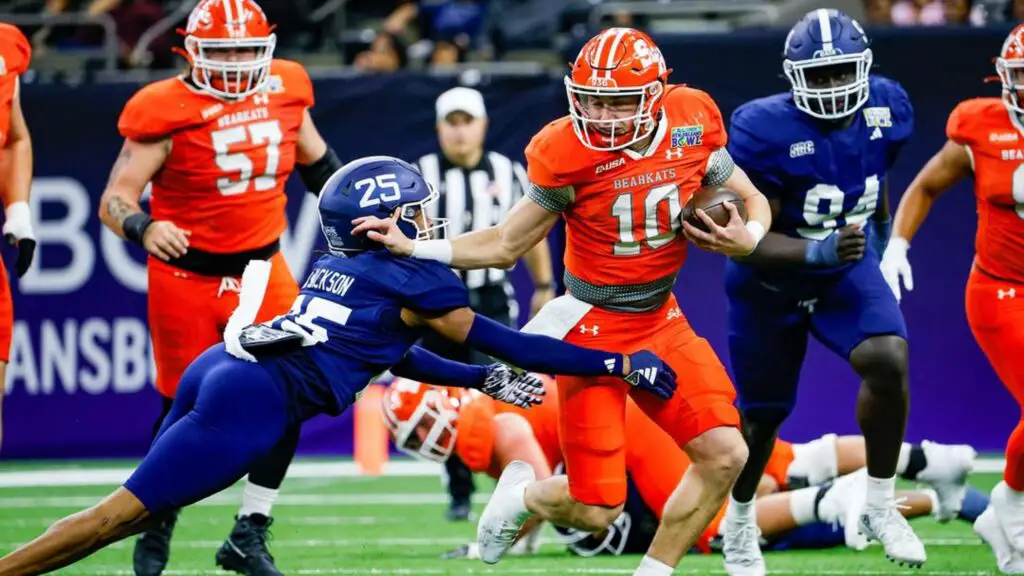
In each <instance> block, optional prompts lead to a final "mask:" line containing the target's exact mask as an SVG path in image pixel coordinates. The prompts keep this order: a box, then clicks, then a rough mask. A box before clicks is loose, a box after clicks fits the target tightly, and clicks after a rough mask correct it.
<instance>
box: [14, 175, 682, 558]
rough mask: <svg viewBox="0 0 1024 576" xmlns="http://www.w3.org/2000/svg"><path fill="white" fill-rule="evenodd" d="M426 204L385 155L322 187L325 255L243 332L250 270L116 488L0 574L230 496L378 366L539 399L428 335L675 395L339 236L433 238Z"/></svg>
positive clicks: (641, 373) (254, 266)
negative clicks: (358, 231)
mask: <svg viewBox="0 0 1024 576" xmlns="http://www.w3.org/2000/svg"><path fill="white" fill-rule="evenodd" d="M436 198H437V192H436V191H435V190H433V189H431V188H430V187H429V186H428V185H427V183H426V182H425V181H424V180H423V178H422V176H421V175H420V173H419V172H418V171H417V170H416V169H415V168H413V167H412V166H410V165H409V164H407V163H405V162H403V161H401V160H398V159H395V158H389V157H384V156H376V157H370V158H363V159H360V160H357V161H355V162H352V163H350V164H348V165H346V166H345V167H343V168H342V169H341V170H339V171H338V172H336V173H335V174H334V175H333V176H331V178H330V179H329V180H328V182H327V184H326V185H325V187H324V189H323V191H322V192H321V197H320V222H321V227H322V229H323V232H324V235H325V236H326V237H327V244H328V247H329V249H330V254H327V255H325V256H323V257H321V258H320V259H319V260H317V261H316V262H315V263H314V265H313V268H312V271H311V272H310V274H309V277H308V278H307V279H306V281H305V283H304V284H303V287H302V290H301V291H300V293H299V296H298V298H297V299H296V301H295V304H294V305H293V306H292V310H291V311H290V312H289V313H287V314H285V315H283V316H279V317H277V318H275V319H274V320H272V321H271V322H269V323H268V324H263V325H254V326H250V323H251V321H252V318H253V317H254V316H255V314H256V311H257V310H258V309H259V306H260V301H261V300H262V297H263V294H262V292H263V290H264V289H265V288H266V280H267V278H268V276H269V273H270V272H269V265H268V264H267V263H261V262H253V263H251V264H250V267H249V268H247V269H246V273H245V275H244V276H243V283H242V284H243V285H242V296H241V301H240V303H239V308H238V309H237V310H236V311H235V314H233V315H232V317H231V320H230V321H229V322H228V327H227V329H226V331H225V344H218V345H216V346H214V347H212V348H210V349H208V350H207V351H206V352H204V353H203V354H202V355H201V356H200V357H199V358H198V359H196V361H195V362H193V363H192V364H191V365H190V366H189V368H188V369H187V370H186V371H185V374H184V376H183V377H182V383H181V388H180V390H179V391H178V395H177V398H176V399H175V402H174V406H173V407H172V409H171V413H170V414H169V415H168V418H167V420H166V421H165V422H164V425H163V427H162V428H161V430H160V433H159V435H158V437H157V439H156V441H155V442H154V444H153V446H152V448H151V449H150V451H149V453H148V454H147V455H146V457H145V459H144V460H143V461H142V463H141V464H140V465H139V467H138V468H137V469H136V470H135V472H134V473H133V474H132V476H131V477H130V478H129V479H128V480H127V481H126V482H125V484H124V486H123V487H121V488H119V489H118V490H116V491H115V492H114V493H113V494H111V495H110V496H109V497H107V498H106V499H105V500H103V501H102V502H100V503H99V504H97V505H96V506H93V507H92V508H89V509H87V510H84V511H82V512H79V513H78V514H74V515H72V516H69V517H67V518H65V519H63V520H60V521H58V522H57V523H56V524H54V525H53V526H52V527H51V528H50V529H49V530H48V531H47V532H46V533H44V534H43V535H42V536H40V537H39V538H37V539H36V540H34V541H32V542H30V543H28V544H26V545H24V546H22V547H20V548H18V549H17V550H16V551H14V552H12V553H10V554H8V555H7V556H5V557H4V558H3V559H0V575H2V576H14V575H25V574H39V573H43V572H48V571H51V570H55V569H57V568H60V567H62V566H67V565H68V564H71V563H74V562H75V561H77V560H79V559H81V558H83V557H85V556H88V555H89V554H91V553H93V552H95V551H96V550H99V549H100V548H102V547H104V546H106V545H108V544H111V543H112V542H116V541H118V540H120V539H122V538H125V537H127V536H129V535H131V534H133V533H136V532H138V531H140V530H141V529H143V528H144V526H145V521H146V520H147V519H148V518H149V517H151V516H154V515H157V514H160V513H162V512H165V511H167V510H170V509H174V508H181V507H184V506H188V505H189V504H192V503H194V502H197V501H199V500H201V499H203V498H205V497H207V496H210V495H212V494H215V493H217V492H219V491H221V490H223V489H225V488H227V487H228V486H230V485H232V484H233V483H234V482H236V481H237V480H238V479H240V478H241V477H242V476H243V475H244V474H245V473H246V472H248V471H249V469H250V468H251V467H252V465H253V463H254V462H256V461H257V459H258V458H259V457H260V456H262V455H264V454H265V453H266V452H267V451H268V450H270V449H272V448H273V447H274V445H275V444H276V443H277V442H278V441H279V440H280V438H281V436H282V435H283V434H284V433H285V431H286V429H287V427H288V426H289V425H292V424H295V423H297V422H302V421H305V420H307V419H309V418H311V417H313V416H316V415H318V414H330V415H338V414H340V413H341V412H343V411H344V410H346V409H347V408H348V407H349V406H350V405H351V404H352V403H353V402H354V401H355V398H356V395H357V394H358V393H359V392H360V391H361V390H362V389H363V388H364V387H365V386H366V385H367V383H368V382H369V381H370V380H371V379H372V378H374V377H375V376H376V375H377V374H380V373H381V372H383V371H384V370H388V369H390V370H391V371H392V372H393V373H395V374H399V375H404V376H407V377H410V378H416V379H421V380H432V381H443V382H445V383H447V384H454V385H458V386H463V387H468V388H480V389H483V390H484V391H485V392H486V393H488V394H491V395H494V396H496V397H498V398H501V399H507V400H512V401H516V402H519V403H520V404H524V405H525V404H529V403H530V402H532V401H534V400H536V398H530V395H531V393H533V392H537V391H539V390H541V388H540V386H539V381H538V380H536V378H534V377H533V376H530V375H526V374H524V375H522V376H514V375H512V373H511V371H510V370H509V369H508V368H507V367H504V366H502V365H499V364H492V365H491V366H486V367H485V366H467V365H464V364H459V363H455V362H450V361H447V360H442V359H441V358H439V357H437V356H434V355H433V354H430V353H427V352H426V351H424V350H421V349H417V348H413V343H415V342H416V341H417V340H418V339H419V338H420V337H421V336H422V334H423V332H424V330H425V329H426V328H431V329H433V330H435V331H437V332H439V333H441V334H443V335H445V336H446V337H449V338H451V339H453V340H455V341H457V342H465V343H467V344H468V345H470V346H474V347H476V348H478V349H480V350H482V351H484V352H486V353H488V354H490V355H492V356H494V357H497V358H505V359H507V360H508V361H510V362H511V363H513V364H515V365H517V366H520V367H522V368H524V369H528V370H534V371H543V372H548V373H550V372H560V371H569V372H570V373H574V374H579V375H590V376H596V375H599V374H603V375H612V376H616V377H620V378H623V379H625V380H626V381H628V382H631V383H635V384H631V385H634V386H637V387H640V388H643V389H645V390H648V391H650V392H652V397H654V395H655V394H656V395H657V396H659V397H661V398H670V397H671V396H672V393H673V392H674V388H675V376H674V374H673V372H672V370H671V368H669V367H668V366H666V365H665V364H664V363H663V362H662V361H661V359H659V358H658V357H657V356H655V355H654V354H653V353H651V352H647V351H640V352H636V353H634V354H629V355H624V354H618V353H611V352H601V351H596V350H590V349H586V348H581V347H577V346H573V345H571V344H568V343H565V342H561V341H559V340H555V339H552V338H547V337H544V336H536V335H530V334H523V333H519V332H516V331H514V330H512V329H510V328H507V327H505V326H503V325H501V324H499V323H497V322H494V321H492V320H488V319H487V318H484V317H482V316H477V315H475V314H474V313H473V311H472V310H470V308H469V307H468V294H467V292H466V289H465V287H464V286H463V284H462V282H461V281H460V280H459V278H458V276H456V275H455V274H454V273H453V272H452V271H451V269H449V268H448V267H447V266H444V265H442V264H439V263H436V262H422V261H416V260H409V259H404V258H395V257H393V256H391V255H390V254H388V253H387V251H385V250H383V249H381V248H382V247H381V246H379V245H378V244H376V243H375V242H373V241H369V240H367V239H366V238H365V237H358V238H357V237H353V236H352V235H351V234H349V232H348V230H350V224H349V223H350V222H351V221H352V219H353V218H357V217H360V216H364V215H367V214H375V215H379V216H383V217H394V218H395V219H396V220H397V221H399V222H400V226H401V228H402V229H403V230H405V231H407V232H408V233H410V234H412V235H414V236H416V237H418V238H429V237H431V235H432V233H433V231H434V230H436V229H439V228H441V227H443V224H436V223H432V222H430V221H429V219H428V218H427V217H426V215H425V212H424V206H425V205H427V204H429V203H430V202H433V201H434V200H436ZM410 348H412V349H411V350H410ZM648 376H650V378H648Z"/></svg>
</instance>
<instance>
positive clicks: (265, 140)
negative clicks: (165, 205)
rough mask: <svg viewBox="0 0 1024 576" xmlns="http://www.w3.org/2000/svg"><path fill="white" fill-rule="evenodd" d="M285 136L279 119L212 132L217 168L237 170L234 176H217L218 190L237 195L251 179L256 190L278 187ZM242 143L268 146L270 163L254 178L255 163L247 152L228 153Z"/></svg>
mask: <svg viewBox="0 0 1024 576" xmlns="http://www.w3.org/2000/svg"><path fill="white" fill-rule="evenodd" d="M282 137H283V135H282V133H281V124H280V123H279V122H278V121H277V120H269V121H267V122H253V123H252V124H243V125H240V126H232V127H231V128H225V129H223V130H217V131H216V132H212V133H211V134H210V138H211V139H212V140H213V150H214V151H215V152H216V153H217V154H216V156H214V160H215V161H216V162H217V167H218V168H220V169H221V170H222V171H224V172H228V173H232V172H237V173H238V175H237V176H236V177H234V178H232V177H231V176H223V177H221V178H217V190H219V191H220V193H221V194H223V195H224V196H234V195H235V194H242V193H243V192H245V191H246V190H248V189H249V183H250V182H252V184H253V188H254V189H255V190H256V191H257V192H266V191H267V190H273V189H274V188H275V187H276V186H277V165H278V162H280V160H281V150H280V144H281V139H282ZM242 143H251V144H253V145H254V146H260V145H263V146H265V148H266V151H267V165H266V167H265V168H264V169H263V174H262V175H261V176H257V177H255V178H253V177H252V173H253V162H252V159H251V158H249V156H248V155H247V154H246V153H245V152H235V153H229V152H228V148H230V147H231V146H232V145H235V144H242Z"/></svg>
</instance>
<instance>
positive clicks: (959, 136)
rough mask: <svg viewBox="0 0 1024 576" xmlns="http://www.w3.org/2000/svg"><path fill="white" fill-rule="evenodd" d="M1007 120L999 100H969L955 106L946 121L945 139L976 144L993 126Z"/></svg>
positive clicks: (1007, 116)
mask: <svg viewBox="0 0 1024 576" xmlns="http://www.w3.org/2000/svg"><path fill="white" fill-rule="evenodd" d="M1008 119H1009V113H1008V112H1007V110H1006V106H1005V105H1004V104H1003V101H1002V100H1000V99H999V98H971V99H970V100H964V101H963V102H961V103H960V104H957V106H956V108H954V109H953V112H952V113H950V115H949V120H947V121H946V137H947V138H949V139H950V140H952V141H954V142H957V143H959V144H967V145H971V144H976V143H978V142H980V141H982V140H984V136H983V133H984V131H985V130H988V129H989V128H990V127H991V126H992V125H993V124H995V123H997V122H1001V121H1003V120H1008Z"/></svg>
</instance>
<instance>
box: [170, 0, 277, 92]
mask: <svg viewBox="0 0 1024 576" xmlns="http://www.w3.org/2000/svg"><path fill="white" fill-rule="evenodd" d="M273 29H274V27H273V26H271V25H270V22H268V21H267V16H266V15H265V14H264V13H263V9H262V8H260V6H259V4H257V3H256V2H254V0H201V1H200V2H199V4H197V5H196V7H195V8H193V9H192V13H191V14H190V15H189V17H188V24H187V25H186V28H185V30H182V31H180V32H181V33H183V34H184V35H185V57H186V58H187V59H188V62H189V65H190V66H191V68H192V81H193V82H195V84H196V86H199V87H200V88H202V89H204V90H207V91H208V92H210V93H212V94H214V95H216V96H219V97H222V98H231V99H242V98H245V97H247V96H249V95H251V94H254V93H256V92H258V91H259V90H261V89H263V86H264V85H265V84H266V82H267V79H268V78H269V75H270V62H271V61H272V60H273V58H274V45H275V44H276V43H277V38H276V37H275V36H274V34H273V32H272V30H273ZM229 50H252V51H254V52H255V57H253V58H247V59H241V58H238V57H237V55H234V56H233V55H230V54H226V53H225V52H227V51H229Z"/></svg>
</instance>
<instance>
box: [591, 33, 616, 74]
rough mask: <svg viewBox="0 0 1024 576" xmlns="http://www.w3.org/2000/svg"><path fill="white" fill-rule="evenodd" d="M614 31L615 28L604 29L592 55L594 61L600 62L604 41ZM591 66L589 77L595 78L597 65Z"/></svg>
mask: <svg viewBox="0 0 1024 576" xmlns="http://www.w3.org/2000/svg"><path fill="white" fill-rule="evenodd" d="M614 33H615V29H614V28H609V29H608V30H605V31H604V32H603V33H602V34H601V41H600V42H598V44H597V54H595V55H594V61H595V62H597V63H600V62H601V52H603V51H604V43H605V42H607V41H608V38H609V37H610V36H611V35H612V34H614ZM591 64H593V63H591ZM591 67H592V68H593V72H591V73H590V77H591V78H597V69H598V67H597V66H591Z"/></svg>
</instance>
